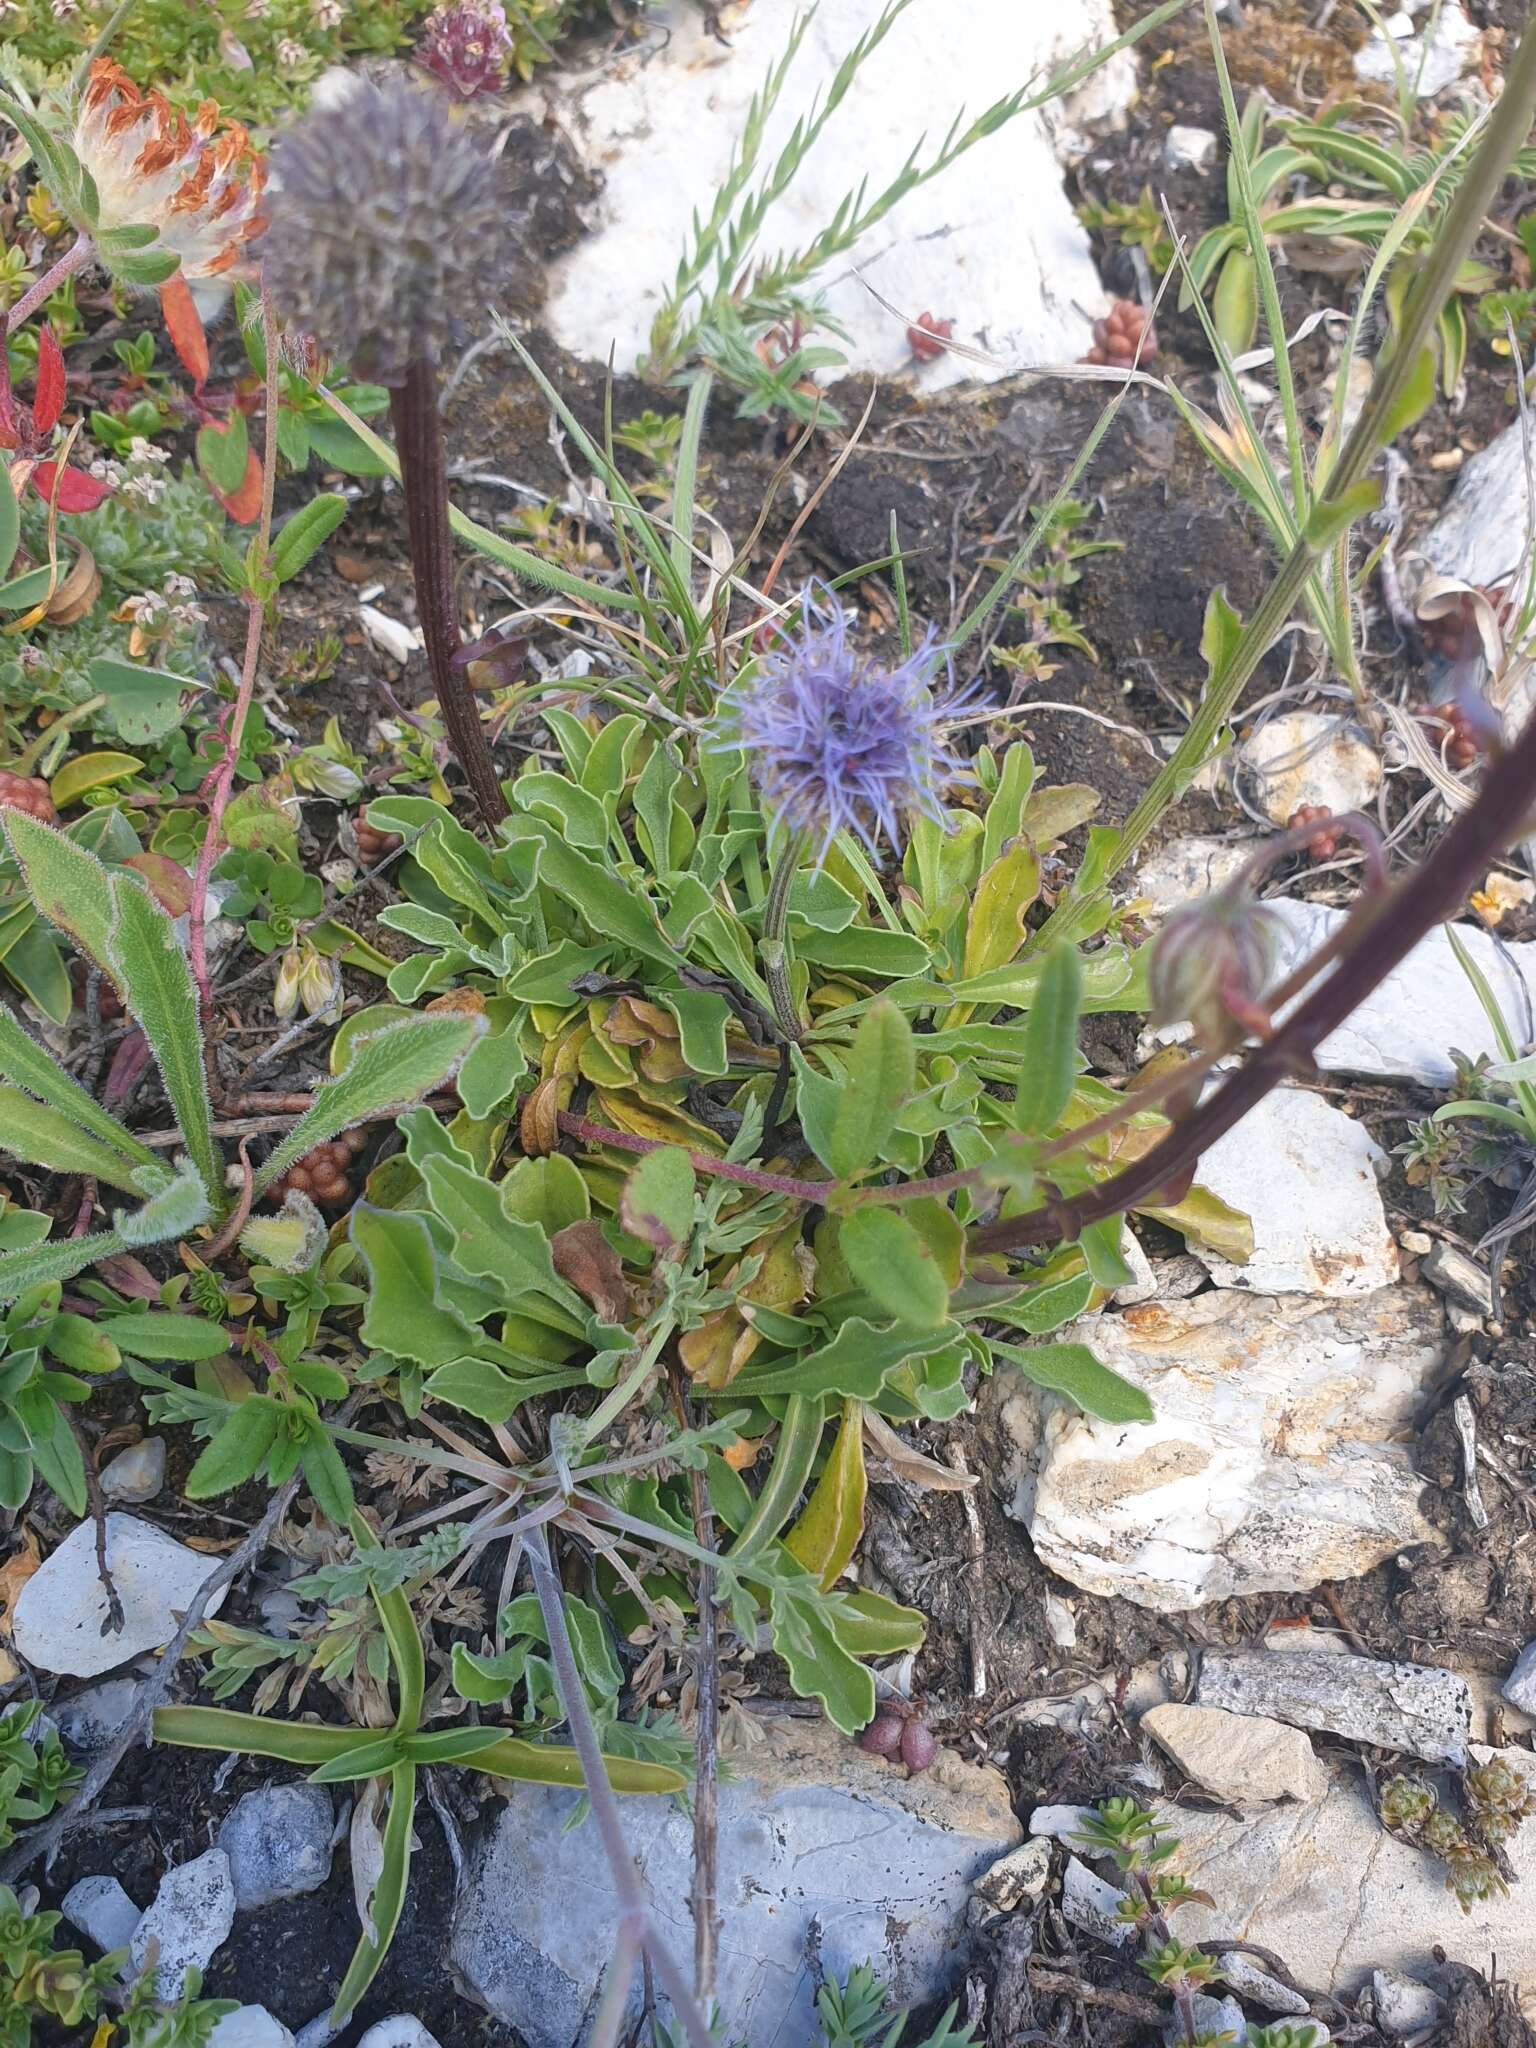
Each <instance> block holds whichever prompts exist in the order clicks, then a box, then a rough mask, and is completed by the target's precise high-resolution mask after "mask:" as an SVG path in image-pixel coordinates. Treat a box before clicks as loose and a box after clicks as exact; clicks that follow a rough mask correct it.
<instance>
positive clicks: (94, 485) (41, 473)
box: [32, 462, 112, 512]
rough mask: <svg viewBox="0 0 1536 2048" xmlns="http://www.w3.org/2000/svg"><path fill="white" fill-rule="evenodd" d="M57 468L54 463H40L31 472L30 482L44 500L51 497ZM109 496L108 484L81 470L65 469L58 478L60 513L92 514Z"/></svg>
mask: <svg viewBox="0 0 1536 2048" xmlns="http://www.w3.org/2000/svg"><path fill="white" fill-rule="evenodd" d="M58 466H59V465H58V464H57V463H56V462H40V463H39V464H38V465H37V467H36V469H34V470H33V472H32V481H33V483H34V484H35V485H36V486H37V489H38V491H39V492H40V493H41V495H42V496H43V497H45V498H51V497H52V496H53V474H54V471H55V470H56V469H57V468H58ZM111 495H112V486H111V485H110V484H105V483H103V482H102V481H101V480H100V478H99V477H94V476H87V475H86V473H85V471H84V470H83V469H66V470H65V472H64V474H63V475H62V476H61V477H60V478H59V510H60V511H61V512H94V511H95V510H96V508H97V506H98V505H102V504H105V502H106V501H107V499H108V498H110V497H111Z"/></svg>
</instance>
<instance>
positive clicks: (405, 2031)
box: [357, 2012, 438, 2048]
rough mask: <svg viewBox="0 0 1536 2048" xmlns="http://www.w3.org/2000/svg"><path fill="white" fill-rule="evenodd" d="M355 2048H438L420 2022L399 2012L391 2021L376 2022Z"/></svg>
mask: <svg viewBox="0 0 1536 2048" xmlns="http://www.w3.org/2000/svg"><path fill="white" fill-rule="evenodd" d="M357 2048H438V2041H437V2036H436V2035H435V2034H429V2033H428V2032H427V2030H426V2028H425V2027H424V2026H423V2025H422V2024H421V2021H420V2020H418V2019H416V2018H414V2017H413V2015H412V2014H410V2013H408V2012H400V2013H396V2014H395V2016H394V2017H393V2019H387V2020H378V2021H376V2022H375V2023H374V2025H373V2026H371V2027H370V2028H369V2029H368V2031H367V2033H366V2034H364V2036H363V2038H362V2039H361V2041H359V2042H358V2044H357Z"/></svg>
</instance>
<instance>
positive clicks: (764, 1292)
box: [677, 1217, 816, 1393]
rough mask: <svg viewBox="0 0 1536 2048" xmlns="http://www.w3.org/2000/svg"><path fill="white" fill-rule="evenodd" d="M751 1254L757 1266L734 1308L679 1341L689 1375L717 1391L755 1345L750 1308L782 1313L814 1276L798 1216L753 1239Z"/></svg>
mask: <svg viewBox="0 0 1536 2048" xmlns="http://www.w3.org/2000/svg"><path fill="white" fill-rule="evenodd" d="M754 1254H755V1255H756V1256H757V1257H759V1258H760V1259H761V1260H762V1264H761V1266H759V1268H758V1270H757V1272H756V1273H754V1274H753V1276H752V1278H751V1280H749V1281H748V1283H747V1285H746V1286H745V1287H743V1288H742V1289H741V1290H740V1291H739V1293H738V1295H737V1303H738V1304H739V1306H732V1307H730V1308H722V1309H717V1310H716V1311H715V1312H714V1314H713V1315H709V1316H706V1317H705V1318H704V1320H703V1322H702V1323H700V1324H699V1326H698V1327H697V1329H693V1330H689V1331H688V1332H687V1333H686V1334H685V1335H684V1336H682V1337H680V1338H679V1339H678V1345H677V1353H678V1357H679V1358H680V1359H681V1360H682V1362H683V1369H684V1370H685V1371H686V1372H687V1374H688V1376H689V1377H690V1379H695V1380H699V1381H701V1382H702V1383H703V1384H704V1385H705V1386H706V1387H709V1388H711V1389H712V1390H713V1391H715V1392H716V1393H718V1392H719V1391H720V1390H721V1389H722V1388H723V1387H728V1386H729V1385H730V1383H731V1381H732V1380H733V1379H735V1377H736V1375H737V1373H739V1372H740V1371H741V1368H742V1367H743V1366H744V1365H745V1364H746V1362H747V1360H748V1359H749V1358H750V1357H751V1356H752V1354H753V1352H754V1351H755V1350H756V1349H757V1346H758V1341H759V1340H758V1334H757V1332H756V1330H754V1329H753V1327H752V1311H753V1309H754V1308H776V1309H782V1310H784V1311H785V1312H786V1313H787V1312H788V1311H789V1310H790V1309H792V1308H796V1307H798V1306H799V1304H800V1303H801V1302H802V1301H804V1300H805V1299H806V1297H807V1295H808V1294H809V1293H810V1291H811V1283H812V1281H813V1280H814V1279H815V1276H816V1261H815V1257H814V1255H813V1254H812V1252H811V1250H810V1248H809V1247H808V1246H807V1245H806V1243H805V1241H804V1239H803V1238H802V1237H801V1235H800V1219H799V1218H798V1217H796V1218H795V1219H793V1220H792V1221H791V1222H790V1223H788V1224H786V1225H784V1227H783V1228H782V1229H780V1230H777V1231H774V1232H771V1233H770V1234H769V1235H768V1236H766V1237H760V1238H758V1239H757V1241H756V1242H755V1243H754V1244H752V1245H750V1246H749V1247H748V1256H749V1257H750V1256H752V1255H754ZM740 1270H741V1268H740V1265H739V1264H733V1265H732V1267H731V1269H730V1271H729V1272H728V1273H727V1274H725V1276H724V1277H723V1280H722V1281H721V1284H722V1285H724V1286H729V1285H730V1284H731V1281H732V1280H733V1279H734V1278H735V1276H736V1274H737V1273H738V1272H739V1271H740Z"/></svg>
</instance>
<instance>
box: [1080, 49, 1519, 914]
mask: <svg viewBox="0 0 1536 2048" xmlns="http://www.w3.org/2000/svg"><path fill="white" fill-rule="evenodd" d="M1533 111H1536V34H1530V33H1527V34H1526V35H1524V36H1522V38H1521V40H1520V44H1519V46H1518V48H1517V49H1516V51H1515V54H1514V57H1513V58H1512V59H1511V61H1510V64H1509V68H1508V70H1507V72H1506V73H1505V78H1504V90H1503V92H1502V93H1501V94H1500V95H1499V98H1498V101H1497V102H1496V104H1495V106H1494V109H1493V112H1492V113H1491V114H1490V115H1489V117H1488V125H1487V128H1486V129H1485V131H1484V134H1483V139H1482V141H1481V143H1480V144H1479V145H1478V148H1477V152H1476V154H1475V155H1474V157H1473V158H1472V161H1471V163H1470V164H1469V165H1468V167H1467V174H1466V176H1465V178H1463V179H1462V181H1461V183H1460V185H1458V186H1457V188H1456V195H1455V197H1454V199H1453V200H1452V201H1451V204H1450V207H1449V208H1448V210H1447V212H1446V216H1445V220H1444V223H1443V224H1442V226H1441V229H1440V233H1439V234H1438V235H1437V237H1436V238H1435V243H1434V246H1433V248H1432V249H1431V250H1430V252H1429V255H1428V257H1427V259H1426V262H1425V266H1424V268H1423V269H1422V270H1421V271H1420V272H1419V274H1418V276H1417V278H1416V279H1415V280H1414V283H1413V288H1412V290H1411V291H1410V292H1409V294H1408V298H1407V301H1406V303H1405V305H1404V308H1403V317H1402V324H1401V327H1400V329H1399V332H1398V334H1397V337H1396V339H1395V341H1394V343H1393V346H1392V349H1391V352H1390V354H1389V355H1388V356H1387V357H1386V359H1385V361H1379V362H1378V363H1377V366H1376V378H1375V382H1374V383H1373V385H1372V387H1371V393H1370V396H1369V397H1368V398H1367V399H1366V402H1365V404H1364V405H1363V406H1362V407H1361V409H1360V416H1359V418H1358V419H1357V420H1356V421H1355V424H1354V427H1353V429H1352V430H1351V432H1350V435H1349V438H1348V440H1347V441H1346V442H1345V444H1344V446H1343V448H1342V449H1341V450H1340V453H1339V459H1338V462H1337V464H1336V465H1335V467H1334V470H1333V474H1332V475H1331V476H1330V477H1329V479H1328V488H1327V490H1326V491H1325V492H1324V493H1323V495H1322V496H1321V497H1320V498H1319V499H1318V500H1317V502H1316V505H1315V506H1314V508H1313V513H1312V517H1311V519H1310V520H1309V521H1308V529H1309V530H1310V531H1312V532H1315V533H1318V534H1320V535H1322V536H1323V540H1322V544H1321V545H1319V544H1317V543H1316V542H1314V541H1312V540H1309V539H1308V537H1307V533H1306V532H1303V533H1302V534H1301V535H1300V536H1299V537H1298V539H1297V541H1296V544H1295V546H1294V547H1293V548H1292V549H1291V552H1290V554H1289V555H1288V556H1287V558H1286V560H1285V561H1284V562H1283V563H1282V564H1281V566H1280V568H1279V570H1278V571H1277V572H1276V574H1275V577H1274V580H1273V581H1272V582H1271V584H1270V586H1269V588H1268V590H1267V591H1266V592H1265V593H1264V596H1263V598H1262V600H1261V601H1260V604H1259V607H1258V609H1257V611H1255V613H1254V614H1253V616H1252V618H1251V619H1250V620H1249V621H1248V624H1247V626H1246V627H1245V628H1244V630H1243V632H1242V634H1241V636H1240V637H1239V639H1238V640H1237V642H1236V644H1235V645H1234V646H1233V648H1232V650H1231V652H1230V653H1229V654H1228V655H1227V656H1226V658H1225V659H1224V660H1223V661H1222V662H1221V663H1220V664H1219V665H1218V666H1217V668H1216V670H1215V672H1214V673H1213V674H1212V676H1211V679H1210V682H1209V684H1208V685H1207V687H1206V691H1205V695H1204V698H1203V699H1202V701H1201V704H1200V708H1199V710H1198V711H1197V712H1196V713H1195V716H1194V717H1193V718H1192V719H1191V720H1190V723H1189V729H1188V730H1187V732H1186V733H1185V735H1184V737H1183V739H1182V740H1181V741H1180V742H1179V745H1178V747H1177V748H1176V749H1175V751H1174V754H1173V756H1172V758H1171V760H1170V761H1169V763H1168V768H1167V770H1165V771H1164V773H1163V774H1162V775H1160V776H1159V777H1158V780H1157V782H1156V783H1155V784H1154V785H1153V787H1152V788H1151V789H1150V790H1148V792H1147V794H1146V795H1145V796H1144V797H1143V798H1142V800H1141V802H1140V803H1139V804H1138V805H1137V806H1136V808H1135V810H1133V811H1132V813H1131V815H1130V817H1129V818H1128V819H1127V820H1126V823H1125V829H1124V831H1123V832H1122V833H1121V835H1120V843H1119V845H1118V846H1117V847H1116V849H1115V855H1114V860H1113V863H1112V865H1111V868H1110V871H1109V875H1106V877H1105V880H1106V881H1108V880H1109V878H1110V875H1113V874H1114V873H1115V872H1116V871H1117V870H1118V869H1120V868H1122V867H1124V866H1125V864H1126V863H1127V862H1128V861H1129V860H1131V859H1132V858H1133V857H1134V856H1135V855H1136V854H1137V853H1138V852H1139V851H1140V850H1141V848H1142V847H1143V846H1144V845H1145V844H1146V842H1147V839H1148V837H1149V836H1150V834H1151V832H1152V830H1153V828H1154V827H1155V826H1156V824H1157V822H1158V820H1159V818H1160V817H1161V816H1162V814H1163V812H1164V811H1165V810H1166V809H1167V808H1168V806H1169V805H1170V804H1172V803H1174V802H1175V801H1176V800H1177V799H1178V798H1179V797H1180V796H1182V795H1183V793H1184V791H1185V790H1186V789H1187V788H1188V786H1189V784H1190V782H1191V781H1192V780H1193V779H1194V777H1195V775H1196V774H1197V773H1198V772H1199V770H1200V768H1201V767H1202V765H1203V764H1204V762H1205V760H1206V758H1207V756H1208V755H1209V753H1210V752H1211V749H1212V748H1213V747H1214V745H1215V744H1216V741H1217V739H1218V738H1219V736H1220V734H1221V730H1222V728H1223V726H1225V724H1226V722H1227V720H1228V718H1229V717H1230V715H1231V713H1232V710H1233V707H1234V706H1235V705H1236V703H1237V700H1238V698H1239V697H1240V696H1241V695H1242V693H1243V691H1244V689H1245V688H1246V687H1247V685H1248V683H1249V681H1250V680H1251V679H1252V676H1253V673H1254V671H1255V670H1256V669H1257V667H1258V665H1259V663H1260V662H1261V661H1262V660H1263V658H1264V656H1265V655H1266V654H1267V653H1268V652H1269V650H1270V648H1271V646H1273V644H1274V642H1275V641H1276V640H1277V639H1278V638H1279V636H1280V634H1281V633H1282V632H1283V631H1284V630H1285V628H1286V626H1287V624H1288V623H1289V622H1290V618H1291V614H1292V612H1293V610H1294V609H1295V605H1296V601H1297V599H1298V598H1299V597H1300V595H1301V593H1302V591H1303V589H1304V588H1305V587H1306V583H1307V579H1308V578H1309V577H1310V576H1311V575H1312V573H1313V571H1314V569H1315V568H1316V565H1317V562H1318V560H1319V558H1320V556H1321V554H1322V553H1323V552H1324V549H1325V548H1326V547H1327V546H1330V545H1331V544H1332V542H1333V539H1334V538H1335V537H1336V527H1335V524H1334V521H1333V520H1332V519H1331V518H1330V517H1329V515H1330V514H1334V515H1336V514H1337V512H1338V511H1339V509H1340V507H1341V505H1343V504H1344V503H1345V502H1346V501H1347V500H1348V499H1349V497H1350V494H1351V493H1352V492H1353V491H1354V489H1355V487H1356V486H1357V485H1358V484H1359V483H1360V482H1361V481H1362V479H1363V478H1364V476H1365V474H1366V471H1367V470H1368V469H1369V468H1370V466H1371V464H1372V462H1373V461H1374V460H1375V459H1376V456H1377V455H1378V454H1379V453H1380V451H1381V449H1382V448H1384V447H1385V446H1386V445H1387V443H1388V442H1389V441H1391V440H1392V439H1393V438H1394V437H1395V435H1396V434H1397V433H1398V432H1399V431H1400V430H1401V429H1402V427H1403V426H1404V425H1406V424H1407V422H1406V421H1405V420H1404V418H1403V417H1402V413H1403V408H1404V404H1405V402H1406V401H1407V400H1408V399H1409V397H1410V394H1411V391H1412V386H1413V380H1414V377H1415V375H1416V374H1417V373H1418V372H1419V370H1420V358H1421V357H1422V355H1423V353H1424V351H1425V349H1426V348H1428V347H1429V346H1430V344H1431V341H1432V338H1433V335H1434V330H1435V322H1436V320H1437V319H1438V318H1439V316H1440V309H1441V307H1442V306H1443V305H1444V304H1445V302H1446V300H1447V298H1448V297H1449V296H1450V294H1451V292H1452V290H1453V289H1454V287H1455V283H1456V277H1457V273H1458V272H1459V271H1460V269H1461V266H1462V264H1463V263H1464V262H1465V261H1466V259H1467V257H1468V256H1469V255H1470V254H1471V251H1472V248H1473V245H1474V244H1475V242H1476V241H1477V237H1478V234H1479V232H1480V231H1481V228H1482V224H1483V219H1484V216H1485V215H1486V214H1487V212H1488V209H1489V207H1490V206H1491V205H1492V204H1493V201H1494V199H1495V198H1496V197H1497V195H1498V191H1499V187H1500V186H1501V185H1502V184H1503V182H1504V180H1505V178H1506V177H1507V176H1508V174H1509V169H1510V165H1511V164H1512V163H1513V161H1514V159H1515V156H1516V155H1517V153H1518V152H1519V151H1520V150H1521V149H1522V148H1523V147H1524V145H1525V141H1526V138H1527V136H1528V135H1529V133H1530V130H1531V120H1532V114H1533Z"/></svg>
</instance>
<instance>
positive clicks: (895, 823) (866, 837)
mask: <svg viewBox="0 0 1536 2048" xmlns="http://www.w3.org/2000/svg"><path fill="white" fill-rule="evenodd" d="M800 613H801V620H802V624H801V628H800V634H799V637H798V638H797V639H795V640H792V641H790V642H788V643H787V644H781V645H780V646H778V647H776V648H774V649H773V650H772V651H771V652H770V653H768V654H766V655H765V656H764V657H763V659H762V661H761V663H760V664H759V667H758V670H757V673H756V674H755V675H754V676H753V677H752V679H751V680H750V681H749V682H748V683H747V684H746V685H745V687H744V688H743V689H742V690H741V691H740V692H739V694H738V696H737V698H736V700H735V702H734V704H733V706H732V709H731V715H730V725H729V729H728V731H727V732H726V733H725V734H724V735H722V737H721V738H720V739H719V740H718V741H717V742H715V744H716V745H718V746H721V747H740V748H741V749H742V750H743V751H744V752H745V754H746V756H747V768H748V772H749V773H750V775H751V776H752V779H753V781H754V782H755V783H756V784H757V788H758V791H759V793H760V794H761V796H762V798H763V800H764V802H765V803H766V804H767V806H768V807H769V809H770V810H771V811H773V812H774V814H775V816H776V817H778V818H779V819H781V820H782V821H783V823H784V824H785V825H787V826H789V827H790V828H791V829H792V830H793V831H796V832H804V833H807V834H809V835H810V837H811V838H812V839H813V840H814V841H815V842H816V846H817V857H818V859H819V860H824V859H825V858H826V855H827V850H828V848H829V847H830V846H831V844H832V841H833V840H834V839H835V838H836V836H837V834H838V833H839V832H843V831H850V832H856V833H857V834H858V836H859V837H860V838H861V839H862V840H863V841H864V843H865V845H866V846H868V847H869V849H870V851H871V852H873V851H874V850H875V847H876V840H877V837H878V835H879V834H880V833H882V832H883V833H884V834H885V836H886V838H887V839H888V840H890V842H891V843H892V845H894V846H898V847H899V845H900V843H901V819H902V817H903V815H904V814H909V813H911V812H914V811H915V812H917V813H919V814H920V815H921V816H923V817H928V818H933V819H934V820H936V821H939V822H942V819H943V809H942V806H941V804H940V802H939V791H940V790H941V789H942V788H943V786H944V785H945V784H946V783H948V782H952V781H954V780H955V779H956V778H957V777H958V776H960V775H961V774H962V773H963V769H962V765H961V763H960V762H959V761H958V760H957V759H956V757H955V756H954V755H953V754H952V753H950V751H949V750H948V748H947V747H946V746H945V745H944V742H943V738H942V732H941V728H942V726H943V723H944V720H945V719H946V718H948V717H950V716H952V715H953V713H954V711H955V708H956V702H957V700H956V699H955V698H954V696H953V695H952V694H951V695H946V696H944V697H936V696H935V695H934V693H933V690H932V688H931V687H930V680H931V678H932V676H933V674H934V672H935V670H936V669H938V668H939V667H941V666H943V664H944V658H945V657H944V650H943V649H942V648H941V647H940V646H939V644H938V642H937V639H936V637H935V635H934V634H933V632H932V631H931V630H930V631H929V632H928V633H927V634H926V635H925V637H924V639H923V642H922V644H921V646H919V647H916V648H914V649H913V651H912V653H911V654H910V655H909V656H908V657H907V659H906V660H905V661H903V662H901V663H900V664H899V665H898V666H897V667H895V668H887V667H884V666H883V665H882V664H881V663H880V662H878V661H875V660H873V659H871V658H870V657H869V656H867V655H864V654H861V653H860V652H859V651H858V649H857V648H855V647H853V646H852V645H850V642H849V634H848V625H847V621H846V620H845V618H844V616H843V612H842V607H841V606H840V605H839V604H838V602H837V600H836V599H835V598H834V597H833V595H832V593H831V592H830V591H829V590H827V589H826V588H825V586H823V585H819V584H814V583H810V584H807V585H806V587H805V590H804V592H803V593H802V596H801V599H800Z"/></svg>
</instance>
